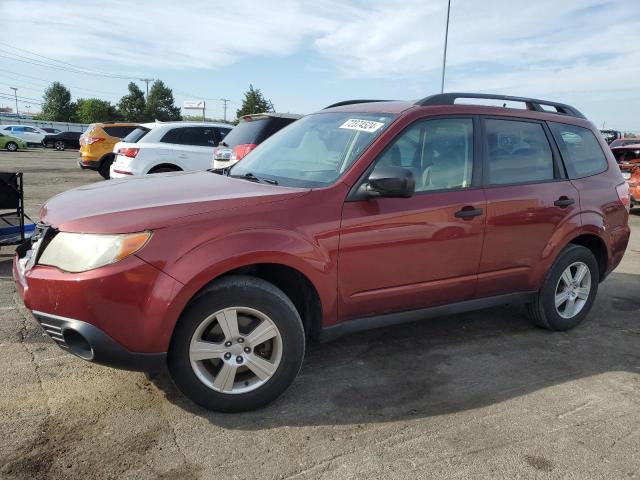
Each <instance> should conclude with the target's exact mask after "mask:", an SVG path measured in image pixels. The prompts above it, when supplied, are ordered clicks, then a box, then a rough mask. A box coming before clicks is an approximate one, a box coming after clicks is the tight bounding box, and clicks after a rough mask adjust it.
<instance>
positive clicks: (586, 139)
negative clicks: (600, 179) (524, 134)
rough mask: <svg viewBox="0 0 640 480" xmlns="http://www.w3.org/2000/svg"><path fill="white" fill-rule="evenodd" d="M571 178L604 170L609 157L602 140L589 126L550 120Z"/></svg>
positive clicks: (587, 175)
mask: <svg viewBox="0 0 640 480" xmlns="http://www.w3.org/2000/svg"><path fill="white" fill-rule="evenodd" d="M549 127H551V132H552V133H553V136H554V138H555V139H556V142H557V143H558V147H559V148H560V153H561V154H562V159H563V160H564V164H565V166H566V167H567V173H568V174H569V178H583V177H589V176H591V175H596V174H598V173H601V172H604V171H605V170H606V169H607V157H606V156H605V154H604V152H603V151H602V147H601V146H600V142H598V139H597V138H596V136H595V135H594V134H593V132H592V131H591V130H589V129H588V128H582V127H578V126H576V125H566V124H563V123H554V122H549Z"/></svg>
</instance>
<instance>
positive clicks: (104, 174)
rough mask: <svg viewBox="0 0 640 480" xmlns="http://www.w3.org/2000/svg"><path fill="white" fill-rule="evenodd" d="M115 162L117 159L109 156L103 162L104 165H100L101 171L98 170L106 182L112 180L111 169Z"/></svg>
mask: <svg viewBox="0 0 640 480" xmlns="http://www.w3.org/2000/svg"><path fill="white" fill-rule="evenodd" d="M114 160H115V158H114V156H113V155H108V156H107V157H105V158H104V160H102V163H100V169H99V170H98V172H99V173H100V175H102V178H104V179H105V180H109V178H111V173H110V171H109V170H110V169H111V165H112V164H113V161H114Z"/></svg>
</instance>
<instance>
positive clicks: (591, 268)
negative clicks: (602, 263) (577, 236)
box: [527, 244, 600, 331]
mask: <svg viewBox="0 0 640 480" xmlns="http://www.w3.org/2000/svg"><path fill="white" fill-rule="evenodd" d="M599 279H600V271H599V268H598V262H597V261H596V258H595V257H594V255H593V253H592V252H591V250H589V249H588V248H586V247H583V246H581V245H573V244H571V245H568V246H567V247H566V248H565V249H564V250H562V252H560V255H558V258H557V259H556V261H555V263H554V264H553V266H552V267H551V270H550V271H549V273H548V274H547V276H546V278H545V281H544V284H543V285H542V288H541V289H540V291H539V292H538V295H537V298H536V300H535V301H534V302H532V303H530V304H529V305H527V311H528V314H529V317H530V318H531V320H532V322H533V323H535V324H536V325H538V326H539V327H542V328H545V329H547V330H552V331H565V330H569V329H571V328H573V327H575V326H576V325H578V324H579V323H580V322H582V320H584V318H585V317H586V316H587V315H588V314H589V311H590V310H591V307H592V305H593V302H594V300H595V298H596V294H597V293H598V282H599Z"/></svg>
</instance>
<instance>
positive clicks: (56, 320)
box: [32, 311, 166, 372]
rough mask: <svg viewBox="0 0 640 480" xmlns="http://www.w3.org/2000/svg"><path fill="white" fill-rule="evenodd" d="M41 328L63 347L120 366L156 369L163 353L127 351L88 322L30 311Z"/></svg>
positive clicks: (85, 357)
mask: <svg viewBox="0 0 640 480" xmlns="http://www.w3.org/2000/svg"><path fill="white" fill-rule="evenodd" d="M32 313H33V316H34V317H35V318H36V320H37V321H38V323H40V326H41V327H42V328H43V329H44V331H45V332H46V333H47V335H49V337H51V338H52V339H53V341H55V342H56V344H57V345H58V346H59V347H60V348H62V349H63V350H65V351H68V352H69V353H72V354H73V355H75V356H77V357H80V358H81V359H83V360H87V361H89V362H94V363H99V364H101V365H107V366H109V367H114V368H121V369H124V370H137V371H143V372H152V371H160V370H161V369H162V368H163V366H164V364H165V362H166V353H138V352H131V351H129V350H127V349H126V348H124V347H123V346H122V345H120V344H119V343H118V342H116V341H115V340H114V339H113V338H111V337H110V336H109V335H107V334H106V333H104V332H103V331H102V330H100V329H99V328H98V327H96V326H94V325H91V324H90V323H87V322H83V321H80V320H74V319H72V318H65V317H59V316H57V315H50V314H48V313H44V312H38V311H33V312H32Z"/></svg>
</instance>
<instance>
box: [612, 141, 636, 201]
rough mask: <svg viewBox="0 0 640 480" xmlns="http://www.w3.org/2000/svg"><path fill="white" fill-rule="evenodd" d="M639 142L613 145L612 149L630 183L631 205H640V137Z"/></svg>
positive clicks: (625, 177) (623, 174)
mask: <svg viewBox="0 0 640 480" xmlns="http://www.w3.org/2000/svg"><path fill="white" fill-rule="evenodd" d="M635 141H636V142H637V143H630V144H626V145H625V146H620V147H613V148H612V149H611V151H612V152H613V156H614V157H615V159H616V162H618V166H619V167H620V171H621V172H622V176H623V177H624V179H625V180H626V181H627V183H628V184H629V194H630V201H631V206H632V207H633V206H635V205H640V139H635Z"/></svg>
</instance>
